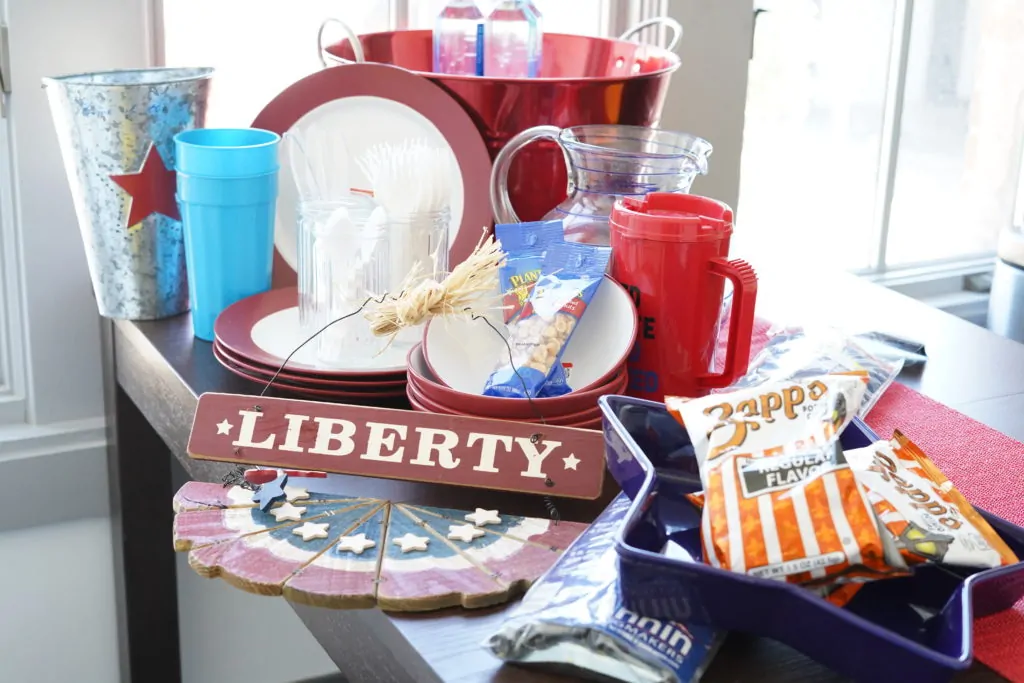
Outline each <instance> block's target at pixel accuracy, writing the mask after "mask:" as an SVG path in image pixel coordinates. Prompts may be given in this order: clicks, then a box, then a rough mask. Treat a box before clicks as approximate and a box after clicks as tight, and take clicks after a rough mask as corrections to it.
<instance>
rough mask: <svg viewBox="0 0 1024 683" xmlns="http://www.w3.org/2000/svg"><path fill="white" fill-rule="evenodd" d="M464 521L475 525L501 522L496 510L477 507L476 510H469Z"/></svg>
mask: <svg viewBox="0 0 1024 683" xmlns="http://www.w3.org/2000/svg"><path fill="white" fill-rule="evenodd" d="M466 521H467V522H472V523H473V524H475V525H476V526H486V525H488V524H501V517H499V516H498V511H497V510H484V509H483V508H477V509H476V512H470V513H469V514H468V515H466Z"/></svg>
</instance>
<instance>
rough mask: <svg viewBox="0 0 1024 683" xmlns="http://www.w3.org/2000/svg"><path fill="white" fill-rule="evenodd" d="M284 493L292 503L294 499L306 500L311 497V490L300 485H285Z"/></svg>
mask: <svg viewBox="0 0 1024 683" xmlns="http://www.w3.org/2000/svg"><path fill="white" fill-rule="evenodd" d="M284 495H285V497H286V498H287V499H288V502H289V503H290V502H292V501H293V500H305V499H307V498H309V491H307V490H306V489H304V488H300V487H298V486H285V487H284Z"/></svg>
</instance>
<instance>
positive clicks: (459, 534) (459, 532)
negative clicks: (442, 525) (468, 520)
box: [448, 524, 484, 543]
mask: <svg viewBox="0 0 1024 683" xmlns="http://www.w3.org/2000/svg"><path fill="white" fill-rule="evenodd" d="M483 535H484V530H483V529H477V528H476V527H475V526H473V525H472V524H453V525H451V526H450V527H448V538H450V539H452V540H453V541H462V542H463V543H472V542H473V539H474V538H480V537H481V536H483Z"/></svg>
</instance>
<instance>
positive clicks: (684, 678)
mask: <svg viewBox="0 0 1024 683" xmlns="http://www.w3.org/2000/svg"><path fill="white" fill-rule="evenodd" d="M629 505H630V501H629V499H628V498H627V497H626V496H625V495H622V494H620V495H619V496H618V497H617V498H616V499H615V500H613V501H612V503H611V504H610V505H609V506H608V507H607V508H606V509H605V511H604V512H602V513H601V516H600V517H598V518H597V519H596V520H595V521H594V523H593V524H592V525H591V526H590V528H589V529H588V530H587V531H586V532H585V533H584V534H583V535H582V536H580V537H579V538H578V539H577V540H576V541H575V542H574V543H573V544H572V546H570V547H569V549H568V550H566V551H565V554H564V555H563V556H562V557H561V558H560V559H559V560H558V563H557V564H555V566H553V567H552V568H551V569H549V570H548V571H547V573H546V574H545V575H544V576H543V577H541V579H540V580H539V581H537V583H535V584H534V585H533V587H532V588H531V589H530V590H529V591H528V592H527V593H526V597H524V598H523V602H522V603H521V604H520V605H519V607H517V608H516V610H515V612H514V613H513V614H512V616H511V617H510V618H509V619H508V621H506V622H505V623H504V624H502V626H501V628H500V629H499V630H498V632H497V633H495V634H494V635H492V636H491V637H490V638H489V639H488V640H487V642H486V643H484V646H485V647H486V648H487V649H489V650H490V651H491V652H492V653H493V654H494V655H496V656H497V657H498V658H500V659H503V660H505V661H508V662H515V663H517V664H535V665H538V666H544V667H547V668H551V669H557V670H561V671H565V672H567V673H570V674H575V675H579V676H586V677H588V678H592V679H597V680H603V681H620V682H622V683H693V682H695V681H698V680H700V677H701V676H702V675H703V674H704V671H705V670H706V669H707V666H708V664H709V663H710V662H711V659H712V657H714V654H715V652H716V651H717V649H718V646H719V645H720V644H721V643H722V641H723V640H724V637H725V633H724V632H722V631H715V630H713V629H711V628H709V627H707V626H700V625H696V624H695V625H693V626H686V625H684V624H681V623H678V622H668V621H659V620H655V619H643V617H641V616H640V615H638V614H635V613H633V612H630V611H629V610H628V609H626V608H625V607H623V606H622V603H621V599H620V597H619V590H618V554H617V553H616V552H615V536H616V534H617V533H618V530H619V527H620V526H621V523H622V518H623V517H624V516H625V514H626V510H627V509H628V508H629Z"/></svg>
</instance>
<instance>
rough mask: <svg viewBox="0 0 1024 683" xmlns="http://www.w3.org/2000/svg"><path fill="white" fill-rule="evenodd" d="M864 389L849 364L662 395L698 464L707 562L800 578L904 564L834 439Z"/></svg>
mask: <svg viewBox="0 0 1024 683" xmlns="http://www.w3.org/2000/svg"><path fill="white" fill-rule="evenodd" d="M864 390H865V377H864V375H863V373H849V374H835V375H824V376H821V377H817V378H810V379H806V380H803V381H800V382H781V383H772V384H766V385H762V386H759V387H755V388H750V389H745V390H742V391H736V392H731V393H727V394H715V395H712V396H707V397H704V398H698V399H691V400H681V399H673V398H669V399H667V400H666V404H667V406H668V408H669V410H670V411H671V412H672V413H673V414H675V415H676V416H677V418H679V419H680V420H681V421H682V422H683V424H685V425H686V428H687V431H688V432H689V434H690V439H691V441H692V442H693V446H694V451H695V453H696V455H697V462H698V465H699V467H700V474H701V482H702V483H703V485H704V496H705V505H704V510H703V520H702V530H701V537H702V540H703V544H704V558H705V561H706V562H708V563H710V564H711V565H713V566H719V567H722V568H723V569H729V570H731V571H735V572H740V573H745V574H751V575H753V576H758V577H761V578H770V579H778V580H784V581H788V582H790V583H797V584H808V585H825V584H829V583H833V582H835V581H836V580H837V579H842V580H867V579H873V578H880V577H882V576H892V575H896V574H901V573H905V572H906V564H905V563H904V562H903V560H902V559H901V557H900V555H899V552H898V551H897V550H896V548H895V545H894V543H893V541H892V539H891V537H890V536H889V534H888V533H884V532H883V531H882V530H881V529H880V528H879V525H878V522H877V520H876V519H875V515H874V512H873V510H872V508H871V506H870V504H869V503H868V501H867V499H866V497H865V493H864V490H863V488H862V487H861V486H860V485H859V484H858V483H857V480H856V478H855V477H854V474H853V472H852V471H851V469H850V467H849V465H848V464H847V462H846V458H845V457H844V455H843V451H842V448H841V447H840V445H839V439H838V435H839V433H840V432H841V431H842V430H843V428H844V427H846V425H847V424H849V422H850V421H851V420H852V419H853V416H854V415H855V414H856V412H857V409H858V407H859V405H860V401H861V399H862V398H863V396H864Z"/></svg>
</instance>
